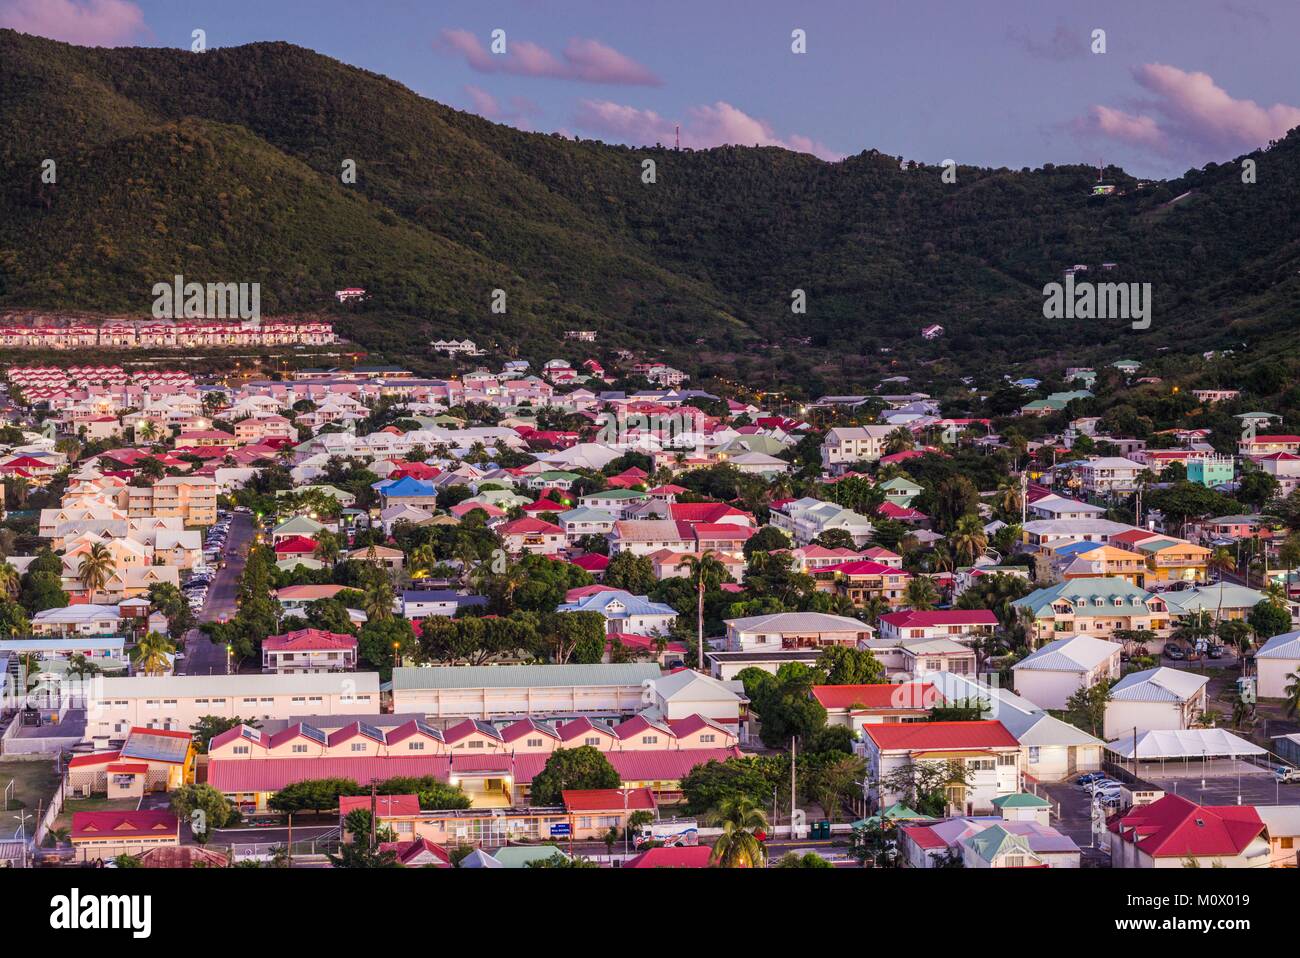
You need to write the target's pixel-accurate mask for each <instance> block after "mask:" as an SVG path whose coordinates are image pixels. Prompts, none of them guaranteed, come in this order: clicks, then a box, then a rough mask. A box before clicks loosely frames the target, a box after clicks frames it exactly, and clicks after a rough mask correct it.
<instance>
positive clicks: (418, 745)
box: [406, 742, 424, 752]
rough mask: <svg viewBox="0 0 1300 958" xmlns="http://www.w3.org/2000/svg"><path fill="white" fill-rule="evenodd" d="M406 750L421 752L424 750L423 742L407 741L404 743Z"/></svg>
mask: <svg viewBox="0 0 1300 958" xmlns="http://www.w3.org/2000/svg"><path fill="white" fill-rule="evenodd" d="M406 750H407V751H408V752H423V751H424V743H423V742H407V743H406Z"/></svg>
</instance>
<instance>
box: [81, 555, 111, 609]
mask: <svg viewBox="0 0 1300 958" xmlns="http://www.w3.org/2000/svg"><path fill="white" fill-rule="evenodd" d="M116 571H117V560H116V559H114V558H113V554H112V553H111V552H109V551H108V546H106V545H104V543H102V542H96V543H94V544H93V545H92V546H91V547H90V551H89V552H87V553H86V554H85V555H83V556H82V557H81V564H80V565H78V566H77V581H79V582H80V583H81V585H82V588H84V589H85V590H86V597H87V599H89V600H91V601H93V600H94V598H95V593H96V592H98V591H99V590H100V589H102V588H104V586H105V585H106V584H107V583H108V580H109V579H111V578H113V573H114V572H116Z"/></svg>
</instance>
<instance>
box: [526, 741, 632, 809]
mask: <svg viewBox="0 0 1300 958" xmlns="http://www.w3.org/2000/svg"><path fill="white" fill-rule="evenodd" d="M621 784H622V779H620V778H619V775H618V772H617V771H615V770H614V766H613V765H611V764H609V759H607V758H606V757H605V755H604V753H602V752H601V751H600V750H599V749H596V748H594V747H592V746H590V745H580V746H578V747H577V748H557V749H556V750H555V751H554V752H552V753H551V754H550V756H549V757H548V758H547V760H546V766H545V767H544V768H543V769H542V770H541V771H540V772H538V773H537V775H536V776H535V777H534V778H533V785H532V792H531V795H532V802H533V804H534V805H559V804H561V803H562V797H561V792H563V791H565V790H566V789H580V788H618V787H619V786H620V785H621Z"/></svg>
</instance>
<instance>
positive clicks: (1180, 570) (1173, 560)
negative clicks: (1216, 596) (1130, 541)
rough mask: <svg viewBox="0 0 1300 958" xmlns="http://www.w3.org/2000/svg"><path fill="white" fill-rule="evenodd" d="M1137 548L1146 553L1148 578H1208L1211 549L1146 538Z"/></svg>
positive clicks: (1153, 580) (1182, 579) (1172, 579)
mask: <svg viewBox="0 0 1300 958" xmlns="http://www.w3.org/2000/svg"><path fill="white" fill-rule="evenodd" d="M1138 549H1139V550H1140V551H1142V552H1145V553H1146V556H1147V569H1148V570H1150V571H1149V574H1148V576H1147V581H1148V582H1177V581H1180V580H1181V581H1183V582H1206V581H1208V579H1209V561H1210V550H1209V549H1207V548H1205V547H1204V546H1198V545H1193V544H1192V543H1190V542H1181V541H1178V540H1171V539H1158V540H1154V541H1152V542H1143V543H1140V544H1139V545H1138Z"/></svg>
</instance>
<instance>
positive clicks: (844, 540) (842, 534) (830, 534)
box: [813, 529, 857, 549]
mask: <svg viewBox="0 0 1300 958" xmlns="http://www.w3.org/2000/svg"><path fill="white" fill-rule="evenodd" d="M813 545H818V546H821V547H822V548H823V549H856V548H857V543H855V542H854V541H853V535H852V533H850V532H849V531H848V530H847V529H827V530H826V531H825V532H823V533H822V534H821V535H819V536H818V537H817V538H816V539H814V540H813Z"/></svg>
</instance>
